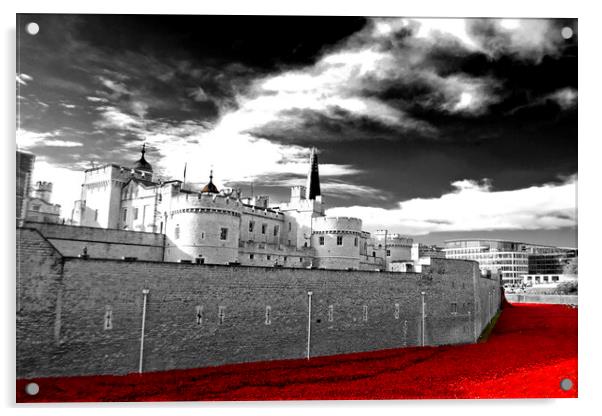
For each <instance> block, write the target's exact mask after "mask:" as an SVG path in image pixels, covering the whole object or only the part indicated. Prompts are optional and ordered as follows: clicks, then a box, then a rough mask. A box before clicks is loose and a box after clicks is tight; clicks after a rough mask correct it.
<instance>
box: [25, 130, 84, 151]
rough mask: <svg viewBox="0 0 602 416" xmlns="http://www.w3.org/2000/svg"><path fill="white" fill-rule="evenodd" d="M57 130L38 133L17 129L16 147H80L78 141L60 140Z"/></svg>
mask: <svg viewBox="0 0 602 416" xmlns="http://www.w3.org/2000/svg"><path fill="white" fill-rule="evenodd" d="M58 136H60V132H59V131H53V132H47V133H38V132H33V131H29V130H23V129H18V130H17V148H19V149H23V150H28V149H31V148H33V147H36V146H55V147H80V146H83V144H82V143H80V142H75V141H72V140H61V139H60V138H58Z"/></svg>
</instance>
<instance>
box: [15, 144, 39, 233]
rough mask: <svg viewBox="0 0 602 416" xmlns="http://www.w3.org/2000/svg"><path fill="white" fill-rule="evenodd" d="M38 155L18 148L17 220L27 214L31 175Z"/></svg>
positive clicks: (22, 218) (20, 220) (21, 219)
mask: <svg viewBox="0 0 602 416" xmlns="http://www.w3.org/2000/svg"><path fill="white" fill-rule="evenodd" d="M35 160H36V157H35V156H34V155H32V154H31V153H26V152H21V151H18V150H17V222H22V221H23V220H24V219H25V216H26V214H27V201H28V197H29V193H30V191H31V175H32V173H33V164H34V162H35Z"/></svg>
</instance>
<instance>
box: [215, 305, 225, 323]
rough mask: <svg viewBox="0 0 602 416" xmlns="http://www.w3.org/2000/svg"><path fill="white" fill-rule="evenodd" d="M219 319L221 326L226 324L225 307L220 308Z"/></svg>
mask: <svg viewBox="0 0 602 416" xmlns="http://www.w3.org/2000/svg"><path fill="white" fill-rule="evenodd" d="M217 317H218V322H219V325H222V324H223V323H224V320H225V319H226V307H225V306H220V307H219V308H218V312H217Z"/></svg>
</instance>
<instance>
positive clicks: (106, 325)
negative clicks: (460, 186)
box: [17, 229, 499, 378]
mask: <svg viewBox="0 0 602 416" xmlns="http://www.w3.org/2000/svg"><path fill="white" fill-rule="evenodd" d="M17 241H18V242H19V244H18V246H17V255H18V276H17V305H18V310H17V377H18V378H23V377H40V376H64V375H82V374H125V373H132V372H136V371H137V370H138V360H139V350H140V335H141V318H142V305H143V294H142V290H143V289H148V290H149V294H148V298H147V309H146V321H145V325H146V331H145V344H144V345H145V347H144V360H143V371H159V370H169V369H178V368H195V367H204V366H210V365H219V364H226V363H237V362H248V361H258V360H273V359H286V358H301V357H305V355H306V354H307V349H306V346H307V324H308V319H311V346H310V354H311V356H321V355H332V354H342V353H349V352H359V351H371V350H379V349H385V348H398V347H404V346H416V345H421V344H422V343H423V340H424V344H425V345H441V344H456V343H469V342H474V340H475V338H476V336H478V334H480V332H481V330H482V328H483V327H484V325H485V324H486V322H487V321H488V319H489V315H490V314H489V313H488V311H489V309H487V315H486V316H485V315H483V316H481V314H482V313H483V312H484V311H485V309H484V308H483V306H482V305H483V303H484V302H485V301H484V300H483V299H484V298H483V293H489V291H491V290H495V291H497V293H498V296H497V298H498V299H499V285H498V283H497V282H495V281H494V280H489V279H483V278H481V277H480V273H479V271H478V266H477V263H476V262H472V261H462V260H455V261H454V260H446V259H433V261H432V264H431V266H430V267H428V268H426V269H427V270H426V271H425V272H423V273H420V274H418V273H386V272H365V271H337V270H307V269H292V268H281V267H278V268H273V267H271V268H263V267H245V266H222V265H196V264H176V263H162V262H148V261H137V262H126V261H119V260H111V259H88V260H85V259H79V258H70V257H61V256H60V255H59V254H58V253H57V252H56V250H54V249H53V247H52V245H51V244H50V243H49V242H48V240H46V239H44V238H43V237H42V235H41V234H40V233H39V232H38V231H37V230H34V229H18V232H17ZM308 291H311V292H312V293H313V294H312V308H311V310H312V314H311V318H310V317H309V316H308V311H309V308H308ZM422 292H424V293H425V294H424V302H425V307H424V311H425V314H424V315H423V314H422V310H423V307H422V299H423V295H422ZM486 296H487V295H486ZM453 303H455V304H456V307H453V306H452V304H453ZM459 305H464V309H463V307H462V306H459ZM469 312H470V313H469ZM423 328H424V331H423ZM475 334H476V335H475Z"/></svg>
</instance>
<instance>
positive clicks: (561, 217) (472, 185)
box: [327, 175, 577, 234]
mask: <svg viewBox="0 0 602 416" xmlns="http://www.w3.org/2000/svg"><path fill="white" fill-rule="evenodd" d="M452 186H453V187H454V188H455V189H454V191H452V192H450V193H448V194H444V195H441V196H440V197H439V198H430V199H425V198H415V199H411V200H408V201H403V202H400V203H399V207H398V208H395V209H384V208H377V207H362V206H353V207H339V208H332V209H329V210H328V211H327V215H334V216H351V217H359V218H361V219H362V220H363V222H364V226H365V227H366V229H369V230H374V229H376V228H378V227H387V228H389V229H391V230H393V231H396V232H401V233H406V234H426V233H429V232H437V231H480V230H500V229H525V230H531V229H556V228H560V227H569V226H575V225H576V224H577V213H576V186H577V177H576V175H575V176H571V177H569V178H568V179H566V180H565V182H564V183H561V184H545V185H541V186H532V187H529V188H524V189H517V190H512V191H492V188H491V183H490V182H489V181H487V180H485V181H481V182H477V181H473V180H463V181H457V182H454V183H452Z"/></svg>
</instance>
